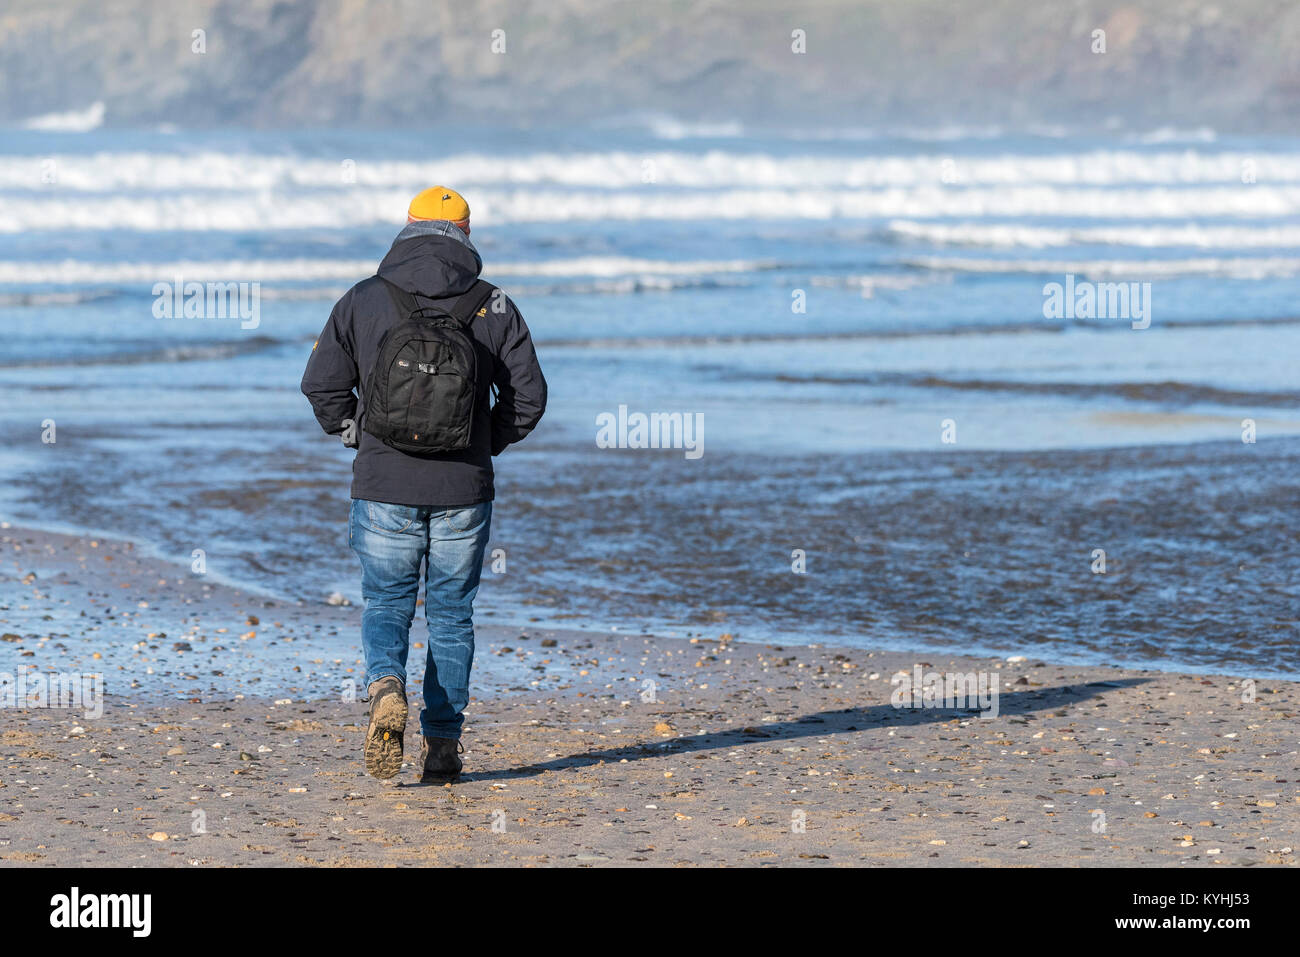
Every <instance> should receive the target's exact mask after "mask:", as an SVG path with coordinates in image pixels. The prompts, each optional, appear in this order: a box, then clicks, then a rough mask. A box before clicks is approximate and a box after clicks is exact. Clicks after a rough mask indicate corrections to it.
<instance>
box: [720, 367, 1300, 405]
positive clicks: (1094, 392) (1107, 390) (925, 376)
mask: <svg viewBox="0 0 1300 957" xmlns="http://www.w3.org/2000/svg"><path fill="white" fill-rule="evenodd" d="M733 378H738V379H747V378H755V379H765V380H769V381H775V382H784V383H790V384H799V385H851V386H868V387H873V388H889V389H895V388H900V387H901V388H911V389H927V390H940V391H954V392H1001V393H1008V394H1015V395H1045V396H1065V397H1068V398H1073V399H1100V400H1103V401H1107V402H1113V401H1114V400H1116V399H1123V400H1125V401H1129V402H1152V403H1164V404H1175V405H1182V406H1188V405H1220V406H1250V407H1254V406H1271V407H1283V408H1294V407H1295V406H1296V405H1297V404H1300V392H1285V391H1284V392H1278V391H1270V390H1241V389H1224V388H1220V387H1218V386H1212V385H1205V384H1203V383H1197V382H1179V381H1175V380H1164V381H1159V382H1051V381H1043V380H1038V381H1029V380H1023V379H956V378H951V377H948V376H937V375H933V374H930V373H913V372H866V373H861V374H858V375H827V374H821V373H813V374H810V375H795V374H792V373H777V374H776V375H771V376H766V375H761V374H760V375H752V374H749V373H737V374H736V375H734V376H733Z"/></svg>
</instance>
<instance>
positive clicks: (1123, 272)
mask: <svg viewBox="0 0 1300 957" xmlns="http://www.w3.org/2000/svg"><path fill="white" fill-rule="evenodd" d="M904 265H907V266H911V267H913V268H919V269H929V270H936V271H940V272H954V273H962V272H966V273H1013V274H1025V273H1029V274H1036V275H1037V274H1042V275H1065V274H1066V273H1073V274H1075V275H1078V276H1085V277H1088V278H1094V279H1103V278H1106V279H1129V280H1137V281H1154V280H1158V279H1177V278H1180V277H1184V276H1209V277H1217V278H1223V279H1278V278H1288V277H1291V276H1297V275H1300V258H1296V257H1280V256H1274V257H1258V258H1252V257H1246V256H1225V257H1215V258H1208V257H1207V258H1203V259H1076V260H1050V259H976V258H970V259H967V258H965V257H957V256H920V257H916V258H913V259H908V260H905V262H904Z"/></svg>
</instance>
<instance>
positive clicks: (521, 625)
mask: <svg viewBox="0 0 1300 957" xmlns="http://www.w3.org/2000/svg"><path fill="white" fill-rule="evenodd" d="M20 536H28V537H34V538H35V539H38V540H40V541H41V542H42V543H44V544H46V545H48V544H50V543H55V544H58V545H59V546H62V548H63V549H65V550H66V549H67V548H69V547H76V543H80V542H89V541H92V540H93V541H95V542H97V543H98V546H99V547H105V548H106V549H108V550H118V551H125V552H130V553H133V554H134V555H135V556H136V557H138V558H142V559H144V560H146V561H148V562H152V563H153V564H154V566H155V567H156V568H158V569H160V570H163V571H164V572H165V573H179V574H182V575H185V576H189V575H190V572H189V570H188V569H187V568H185V566H184V564H183V563H180V562H178V561H176V559H175V558H172V557H169V556H168V555H167V554H165V553H164V552H163V551H162V549H161V548H160V547H159V546H158V545H156V544H154V543H151V542H139V541H136V540H135V539H133V538H131V537H130V536H128V535H123V534H120V533H115V532H104V533H102V534H101V530H99V529H96V530H91V531H84V532H78V531H76V530H74V527H73V526H71V525H68V524H66V523H55V524H52V525H49V526H44V525H25V524H15V523H13V522H8V521H5V522H0V552H2V551H3V549H5V548H7V547H8V545H9V542H10V540H11V539H17V538H18V537H20ZM47 551H48V549H47ZM15 567H16V566H15ZM166 570H170V572H166ZM191 577H194V576H191ZM200 577H201V578H202V580H203V581H204V582H209V583H211V584H212V586H213V588H214V589H224V590H226V591H227V592H229V593H230V594H232V595H239V596H244V597H243V599H242V600H243V601H244V603H246V604H248V605H249V606H250V607H252V606H254V605H255V604H256V603H258V602H261V603H263V604H264V605H265V607H276V608H281V609H285V610H288V609H293V610H294V611H295V613H296V614H298V615H306V616H308V617H311V616H313V615H315V614H316V613H320V612H321V610H322V609H329V608H330V606H329V605H328V603H327V602H325V601H324V600H323V598H324V596H322V600H318V601H311V600H308V599H305V598H300V597H293V596H290V595H286V594H284V593H282V592H279V591H276V590H274V589H271V588H267V587H263V586H259V585H257V584H256V583H250V582H246V581H243V580H241V579H236V578H228V577H225V576H221V575H218V574H215V573H212V572H208V573H205V574H204V575H203V576H200ZM3 580H5V579H4V574H3V572H2V571H0V581H3ZM421 594H423V592H422V593H421ZM423 604H424V601H423V598H421V599H420V602H419V605H420V607H422V606H423ZM358 605H359V601H353V600H352V598H350V597H348V598H346V600H345V602H344V607H357V606H358ZM421 615H422V612H421V611H419V610H418V609H417V613H416V622H415V624H414V625H413V626H412V632H411V633H412V635H413V636H415V635H417V634H418V631H419V628H420V624H419V622H420V618H421ZM573 617H577V616H572V615H569V616H560V618H558V619H552V620H551V621H550V622H548V621H547V619H546V618H545V617H544V616H541V615H531V614H528V613H527V611H526V610H525V609H522V608H515V609H513V610H512V611H510V612H508V613H507V614H506V615H504V616H502V617H501V618H498V617H497V615H496V609H493V608H492V607H490V606H487V603H486V602H484V601H483V600H482V599H480V602H479V607H476V609H475V622H474V624H475V629H476V630H477V631H482V630H484V629H488V630H496V631H500V632H502V633H506V632H512V631H546V632H548V633H550V632H555V633H561V632H563V633H572V634H575V635H583V636H590V637H592V638H603V637H608V636H615V637H617V636H625V635H653V636H655V637H659V638H664V639H670V640H672V639H681V638H685V639H690V638H692V637H699V638H702V637H703V636H704V635H705V634H706V633H709V632H711V631H717V630H719V629H722V630H725V629H727V628H728V627H729V626H728V624H727V623H726V622H722V623H721V624H720V625H719V626H716V627H714V628H712V629H711V628H710V627H709V626H707V625H702V624H690V625H683V626H670V627H669V628H658V629H656V628H653V627H652V628H647V629H635V628H629V627H626V626H624V625H620V624H591V625H589V626H586V627H584V626H583V624H582V623H580V622H572V623H570V622H568V621H567V620H564V619H567V618H573ZM525 619H526V620H525ZM846 637H847V636H845V635H836V634H832V635H831V636H830V637H829V638H828V640H826V641H822V642H814V643H807V644H804V643H801V642H796V643H794V644H791V645H790V647H797V648H809V649H817V648H841V649H855V650H872V646H866V647H860V646H858V645H853V644H843V643H841V642H842V640H843V639H844V638H846ZM412 640H413V641H414V640H418V639H416V638H415V637H413V639H412ZM733 640H734V641H736V642H740V643H744V644H747V645H748V644H753V645H767V646H772V645H774V644H777V643H778V640H776V639H774V638H772V637H764V635H763V633H762V632H761V631H760V632H759V633H758V634H757V635H756V636H755V637H747V635H746V633H744V632H742V631H740V630H738V629H737V630H735V633H734V636H733ZM358 648H359V642H358ZM875 650H876V651H877V653H892V654H900V655H903V656H908V655H912V656H917V655H920V656H932V657H933V656H937V657H946V656H952V655H954V654H956V655H958V656H962V657H968V658H979V659H997V658H1003V657H1018V656H1023V657H1028V658H1032V659H1034V660H1036V661H1047V662H1050V663H1052V664H1056V665H1059V666H1061V667H1072V668H1093V667H1112V666H1113V667H1119V668H1123V669H1127V670H1132V671H1142V672H1144V673H1145V672H1156V673H1160V674H1171V675H1197V676H1201V677H1224V676H1225V675H1227V672H1225V671H1223V670H1221V669H1217V668H1215V667H1214V666H1212V665H1203V664H1187V663H1177V664H1173V663H1168V662H1165V661H1163V660H1159V661H1153V662H1149V663H1143V662H1121V663H1119V664H1118V665H1112V664H1111V663H1109V662H1106V663H1103V662H1097V661H1091V660H1088V658H1089V656H1087V655H1080V656H1074V657H1071V656H1065V657H1053V656H1052V655H1045V656H1039V655H1035V654H1033V653H1032V652H1033V649H1028V648H1023V647H1019V648H1012V647H1011V646H1008V647H1007V648H1002V649H991V648H987V647H981V648H978V649H974V650H968V651H967V652H966V653H965V654H964V655H962V654H961V653H960V652H958V651H957V650H956V649H954V648H951V647H944V646H942V645H939V644H930V643H926V642H925V641H920V642H917V643H915V644H913V645H911V646H909V647H885V646H875ZM1052 650H1053V651H1056V650H1059V649H1055V648H1053V649H1052ZM1011 651H1014V652H1015V653H1014V654H1011V655H1008V654H1007V653H1008V652H1011ZM1242 674H1248V675H1250V676H1252V677H1253V678H1254V679H1255V680H1267V681H1284V682H1300V673H1297V674H1296V675H1295V676H1294V677H1291V676H1288V675H1286V674H1284V673H1279V672H1276V671H1247V670H1245V669H1243V671H1242ZM1230 677H1231V676H1230ZM1237 677H1238V680H1240V677H1239V676H1237Z"/></svg>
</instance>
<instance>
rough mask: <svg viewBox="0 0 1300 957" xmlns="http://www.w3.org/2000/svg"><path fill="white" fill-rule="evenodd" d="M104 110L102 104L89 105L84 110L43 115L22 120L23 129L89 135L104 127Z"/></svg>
mask: <svg viewBox="0 0 1300 957" xmlns="http://www.w3.org/2000/svg"><path fill="white" fill-rule="evenodd" d="M104 113H105V108H104V104H103V103H102V102H95V103H92V104H90V106H88V107H86V108H85V109H84V110H67V111H65V112H62V113H45V114H43V115H41V116H33V117H31V118H30V119H27V120H24V121H23V123H22V126H23V129H28V130H43V131H45V132H49V133H89V132H90V131H91V130H97V129H99V128H100V127H101V126H103V125H104Z"/></svg>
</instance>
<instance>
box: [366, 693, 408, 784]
mask: <svg viewBox="0 0 1300 957" xmlns="http://www.w3.org/2000/svg"><path fill="white" fill-rule="evenodd" d="M406 715H407V708H406V701H405V699H404V696H402V695H399V694H391V695H388V696H387V697H385V698H384V699H383V700H382V701H380V702H379V704H378V705H377V706H376V708H375V713H374V715H372V716H371V719H370V730H369V731H368V732H367V734H366V749H365V758H366V773H367V774H369V775H370V776H371V777H375V778H379V779H380V780H381V781H382V780H386V779H388V778H392V777H396V776H397V773H398V772H399V771H401V770H402V738H403V736H404V735H405V734H406Z"/></svg>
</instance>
